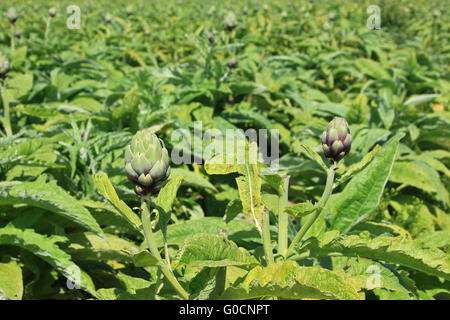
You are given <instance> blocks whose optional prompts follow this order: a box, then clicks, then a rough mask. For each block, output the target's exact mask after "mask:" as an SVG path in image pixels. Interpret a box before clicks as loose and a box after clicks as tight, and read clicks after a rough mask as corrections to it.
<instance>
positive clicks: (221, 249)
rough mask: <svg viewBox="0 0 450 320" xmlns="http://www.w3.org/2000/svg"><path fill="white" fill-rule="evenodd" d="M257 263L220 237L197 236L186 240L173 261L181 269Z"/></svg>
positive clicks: (209, 235)
mask: <svg viewBox="0 0 450 320" xmlns="http://www.w3.org/2000/svg"><path fill="white" fill-rule="evenodd" d="M257 264H258V261H257V260H256V258H255V257H253V256H252V255H250V253H249V252H248V251H247V250H245V249H244V248H239V247H238V246H237V245H236V244H235V243H234V242H233V241H230V240H227V239H225V238H224V237H223V236H222V235H211V234H197V235H194V236H193V237H191V238H188V239H187V240H186V242H185V244H184V246H183V247H182V248H181V250H180V251H179V253H178V254H177V257H176V258H175V260H174V265H176V266H177V267H181V266H184V265H189V266H191V267H210V268H219V267H227V266H253V265H257Z"/></svg>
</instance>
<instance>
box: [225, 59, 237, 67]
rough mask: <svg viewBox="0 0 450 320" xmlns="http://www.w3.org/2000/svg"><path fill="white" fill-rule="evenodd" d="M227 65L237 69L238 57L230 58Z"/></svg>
mask: <svg viewBox="0 0 450 320" xmlns="http://www.w3.org/2000/svg"><path fill="white" fill-rule="evenodd" d="M227 66H228V68H229V69H235V68H236V67H237V60H236V58H231V59H230V60H228V62H227Z"/></svg>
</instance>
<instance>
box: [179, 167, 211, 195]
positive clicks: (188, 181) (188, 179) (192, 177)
mask: <svg viewBox="0 0 450 320" xmlns="http://www.w3.org/2000/svg"><path fill="white" fill-rule="evenodd" d="M180 176H181V177H184V180H183V183H182V184H183V185H187V186H192V187H200V188H205V189H211V190H213V191H217V189H216V187H214V186H213V185H212V184H211V182H209V181H208V180H206V179H205V178H203V177H202V176H201V175H200V174H198V173H196V172H193V171H190V170H187V169H180V168H171V169H170V178H171V179H172V178H175V177H180Z"/></svg>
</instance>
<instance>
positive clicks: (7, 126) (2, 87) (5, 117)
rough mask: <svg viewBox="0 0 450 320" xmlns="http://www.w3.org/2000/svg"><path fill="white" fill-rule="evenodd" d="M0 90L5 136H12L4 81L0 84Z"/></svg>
mask: <svg viewBox="0 0 450 320" xmlns="http://www.w3.org/2000/svg"><path fill="white" fill-rule="evenodd" d="M0 90H1V96H2V101H3V110H4V115H3V119H2V120H3V127H4V128H5V132H6V136H8V137H10V136H12V130H11V119H10V115H9V102H8V96H7V95H6V88H5V84H4V82H2V83H1V85H0Z"/></svg>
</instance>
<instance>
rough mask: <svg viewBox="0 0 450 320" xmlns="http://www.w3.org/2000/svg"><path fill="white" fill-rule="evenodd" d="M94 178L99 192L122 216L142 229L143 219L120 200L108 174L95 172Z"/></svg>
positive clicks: (132, 224)
mask: <svg viewBox="0 0 450 320" xmlns="http://www.w3.org/2000/svg"><path fill="white" fill-rule="evenodd" d="M93 179H94V183H95V185H96V186H97V190H98V192H99V193H100V194H101V195H102V196H103V197H104V198H105V199H106V200H108V201H109V202H110V203H111V204H112V205H113V206H114V208H116V209H117V211H118V212H119V213H120V214H121V215H122V217H123V218H125V220H126V221H127V222H128V223H129V224H130V225H131V226H132V227H133V228H135V229H136V230H138V231H141V228H140V226H141V220H140V219H139V217H138V216H137V215H136V214H135V213H134V212H133V210H131V209H130V207H128V206H127V204H126V203H125V202H123V201H122V200H120V198H119V196H118V195H117V193H116V190H115V189H114V187H113V185H112V184H111V181H109V179H108V176H107V175H106V174H105V173H99V174H94V175H93Z"/></svg>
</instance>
